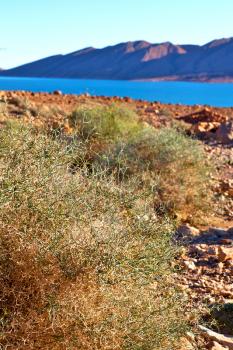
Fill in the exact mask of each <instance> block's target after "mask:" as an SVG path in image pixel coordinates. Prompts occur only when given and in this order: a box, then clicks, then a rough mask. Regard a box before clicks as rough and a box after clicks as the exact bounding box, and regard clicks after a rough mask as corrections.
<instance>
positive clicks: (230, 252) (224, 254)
mask: <svg viewBox="0 0 233 350" xmlns="http://www.w3.org/2000/svg"><path fill="white" fill-rule="evenodd" d="M218 260H219V261H221V262H225V261H227V260H233V247H219V248H218Z"/></svg>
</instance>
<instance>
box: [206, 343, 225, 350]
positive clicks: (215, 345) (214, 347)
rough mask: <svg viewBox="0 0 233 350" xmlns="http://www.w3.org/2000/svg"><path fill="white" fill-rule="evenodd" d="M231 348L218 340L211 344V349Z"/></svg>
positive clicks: (223, 349)
mask: <svg viewBox="0 0 233 350" xmlns="http://www.w3.org/2000/svg"><path fill="white" fill-rule="evenodd" d="M227 349H229V348H226V347H225V346H223V345H221V344H219V343H217V342H216V341H214V342H213V343H212V345H211V348H210V350H227Z"/></svg>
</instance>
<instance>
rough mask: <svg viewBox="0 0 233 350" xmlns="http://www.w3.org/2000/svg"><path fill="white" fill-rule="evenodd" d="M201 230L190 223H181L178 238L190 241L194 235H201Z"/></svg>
mask: <svg viewBox="0 0 233 350" xmlns="http://www.w3.org/2000/svg"><path fill="white" fill-rule="evenodd" d="M199 234H200V230H198V229H197V228H195V227H193V226H190V225H188V224H186V225H181V226H180V227H178V229H177V238H178V239H180V240H181V241H183V242H190V241H191V240H192V239H193V238H194V237H196V236H199Z"/></svg>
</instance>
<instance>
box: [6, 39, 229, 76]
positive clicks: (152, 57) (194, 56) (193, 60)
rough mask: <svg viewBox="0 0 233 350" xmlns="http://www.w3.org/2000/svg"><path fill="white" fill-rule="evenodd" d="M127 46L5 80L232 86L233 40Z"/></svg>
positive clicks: (27, 68)
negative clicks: (230, 83) (43, 79)
mask: <svg viewBox="0 0 233 350" xmlns="http://www.w3.org/2000/svg"><path fill="white" fill-rule="evenodd" d="M185 44H186V45H176V44H173V43H171V42H169V41H167V42H163V43H150V42H147V41H143V40H138V41H128V42H123V43H119V44H116V45H112V46H107V47H104V48H101V49H97V48H94V47H86V48H84V49H81V50H78V51H75V52H71V53H69V54H66V55H54V56H50V57H46V58H43V59H39V60H37V61H34V62H31V63H27V62H25V63H26V64H24V65H21V66H19V67H15V68H12V69H7V70H4V71H2V72H1V75H3V76H12V77H37V78H39V77H43V78H54V77H56V78H69V79H73V78H76V79H108V80H149V81H150V80H154V81H161V80H164V81H169V80H171V81H199V82H232V81H233V71H232V55H233V38H223V39H216V40H213V41H211V42H208V43H206V44H205V45H193V44H192V43H190V44H188V43H185Z"/></svg>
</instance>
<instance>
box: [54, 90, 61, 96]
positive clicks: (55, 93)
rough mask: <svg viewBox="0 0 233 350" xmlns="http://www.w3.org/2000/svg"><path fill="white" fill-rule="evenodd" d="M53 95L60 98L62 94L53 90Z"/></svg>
mask: <svg viewBox="0 0 233 350" xmlns="http://www.w3.org/2000/svg"><path fill="white" fill-rule="evenodd" d="M53 94H54V95H57V96H61V95H62V92H61V91H60V90H55V91H54V92H53Z"/></svg>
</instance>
